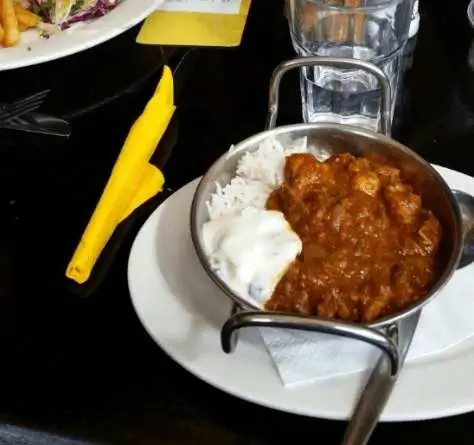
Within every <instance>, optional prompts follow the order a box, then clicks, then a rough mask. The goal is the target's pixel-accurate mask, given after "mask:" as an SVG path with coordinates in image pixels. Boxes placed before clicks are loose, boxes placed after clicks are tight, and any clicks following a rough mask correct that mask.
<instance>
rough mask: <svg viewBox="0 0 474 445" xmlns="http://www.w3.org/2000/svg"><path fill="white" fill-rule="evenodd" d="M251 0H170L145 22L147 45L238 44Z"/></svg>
mask: <svg viewBox="0 0 474 445" xmlns="http://www.w3.org/2000/svg"><path fill="white" fill-rule="evenodd" d="M250 2H251V0H167V1H166V2H165V3H164V5H163V6H162V7H161V8H160V9H159V10H157V11H156V12H154V13H153V14H152V15H151V16H150V17H148V19H147V20H146V21H145V23H144V24H143V26H142V29H141V30H140V33H139V34H138V37H137V42H138V43H141V44H145V45H173V46H220V47H231V46H238V45H239V44H240V41H241V39H242V34H243V31H244V28H245V23H246V21H247V15H248V12H249V9H250Z"/></svg>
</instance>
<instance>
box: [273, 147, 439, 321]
mask: <svg viewBox="0 0 474 445" xmlns="http://www.w3.org/2000/svg"><path fill="white" fill-rule="evenodd" d="M267 209H269V210H278V211H281V212H282V213H283V214H284V215H285V217H286V219H287V221H288V222H289V223H290V224H291V226H292V228H293V230H294V231H295V232H296V233H297V234H298V235H299V237H300V238H301V240H302V242H303V249H302V252H301V254H300V255H299V256H298V258H297V259H296V260H295V261H294V262H293V263H292V264H291V265H290V267H289V268H288V269H287V271H286V273H285V274H284V276H283V277H282V278H281V280H280V281H279V283H278V284H277V286H276V288H275V290H274V292H273V295H272V296H271V298H270V299H269V300H268V302H267V303H266V309H268V310H272V311H284V312H294V313H301V314H307V315H314V316H318V317H322V318H327V319H341V320H346V321H352V322H364V323H368V322H373V321H374V320H376V319H378V318H380V317H382V316H385V315H389V314H392V313H394V312H397V311H399V310H401V309H403V308H405V307H407V306H409V305H410V304H413V303H414V302H415V301H416V300H418V299H420V298H422V297H424V296H425V295H426V293H427V292H428V290H429V287H430V285H431V284H432V283H433V280H434V279H435V278H436V271H437V266H438V253H439V246H440V242H441V237H442V230H441V225H440V223H439V221H438V219H437V218H436V217H435V216H434V215H433V213H432V212H431V211H430V210H428V209H425V208H424V207H423V203H422V199H421V196H419V195H418V194H416V193H415V192H414V190H413V189H412V187H411V186H410V185H409V184H407V183H405V182H404V180H403V178H402V177H401V174H400V171H399V170H398V169H397V168H395V167H394V166H392V165H390V164H389V163H387V162H384V161H382V160H378V159H376V158H369V157H355V156H353V155H351V154H348V153H344V154H339V155H334V156H332V157H331V158H329V159H328V160H326V161H325V162H320V161H318V160H317V159H316V158H315V157H314V156H313V155H311V154H306V153H305V154H294V155H290V156H288V157H287V158H286V163H285V170H284V182H283V184H282V185H281V186H280V187H279V188H277V189H276V190H274V191H273V193H272V194H271V195H270V197H269V199H268V201H267Z"/></svg>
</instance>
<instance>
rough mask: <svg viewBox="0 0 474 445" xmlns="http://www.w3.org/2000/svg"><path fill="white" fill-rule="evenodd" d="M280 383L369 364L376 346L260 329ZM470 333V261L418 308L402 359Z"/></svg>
mask: <svg viewBox="0 0 474 445" xmlns="http://www.w3.org/2000/svg"><path fill="white" fill-rule="evenodd" d="M260 335H261V336H262V339H263V342H264V344H265V346H266V347H267V349H268V352H269V353H270V356H271V357H272V358H273V360H274V362H275V365H276V368H277V370H278V373H279V375H280V378H281V380H282V382H283V385H284V386H292V385H298V384H302V383H310V382H312V381H315V380H320V379H324V378H331V377H336V376H341V375H347V374H352V373H355V372H360V371H364V370H366V369H370V368H371V367H372V366H373V365H374V362H375V360H376V359H377V357H378V356H379V352H378V350H377V349H376V348H374V347H371V346H369V345H367V344H365V343H362V342H359V341H355V340H346V339H341V338H335V337H333V336H329V335H324V334H316V333H307V332H305V333H302V332H297V331H291V330H286V331H285V330H282V329H261V330H260ZM472 337H474V264H472V265H470V266H469V267H466V268H464V269H461V270H459V271H457V272H456V273H455V275H454V276H453V278H452V279H451V281H450V282H449V283H448V284H447V285H446V287H445V288H444V289H443V290H442V291H441V292H440V294H439V295H438V296H437V297H436V299H435V300H434V301H433V302H432V303H430V304H428V305H427V306H426V307H425V309H423V312H422V315H421V318H420V322H419V325H418V329H417V331H416V333H415V337H414V339H413V343H412V346H411V348H410V351H409V353H408V356H407V362H409V361H413V360H415V359H419V358H421V357H427V356H430V355H434V354H439V353H440V352H443V351H445V350H447V349H449V348H452V347H454V346H456V345H459V344H460V343H461V342H463V341H465V340H468V339H470V338H472Z"/></svg>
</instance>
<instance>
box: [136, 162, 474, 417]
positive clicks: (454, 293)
mask: <svg viewBox="0 0 474 445" xmlns="http://www.w3.org/2000/svg"><path fill="white" fill-rule="evenodd" d="M436 169H437V170H438V172H440V173H441V175H442V176H443V178H444V179H445V181H446V182H447V183H448V185H449V186H450V187H452V188H455V189H457V190H462V191H464V192H466V193H469V194H471V195H472V194H473V193H474V179H473V178H471V177H469V176H467V175H464V174H462V173H458V172H455V171H452V170H449V169H446V168H442V167H437V168H436ZM197 185H198V180H195V181H193V182H191V183H189V184H188V185H186V186H185V187H183V188H182V189H180V190H179V191H177V192H176V193H174V194H173V195H172V196H171V197H169V198H168V199H167V200H166V201H165V202H164V203H163V204H162V205H161V206H160V207H158V209H156V211H155V212H154V213H153V214H152V215H151V216H150V218H149V219H148V220H147V222H146V223H145V224H144V226H143V227H142V229H141V230H140V232H139V234H138V236H137V238H136V240H135V242H134V244H133V246H132V250H131V253H130V258H129V264H128V282H129V289H130V294H131V299H132V303H133V305H134V308H135V311H136V313H137V315H138V317H139V319H140V321H141V323H142V325H143V326H144V328H145V329H146V331H147V332H148V333H149V335H150V336H151V337H152V338H153V340H154V341H155V342H156V343H157V344H158V345H159V346H160V347H161V348H162V349H163V350H164V351H165V352H166V353H167V354H168V355H169V356H170V357H171V358H172V359H173V360H175V361H176V362H177V363H179V364H180V365H181V366H182V367H183V368H185V369H186V370H188V371H189V372H191V373H192V374H194V375H195V376H197V377H198V378H200V379H202V380H203V381H205V382H207V383H209V384H211V385H213V386H215V387H217V388H219V389H221V390H223V391H226V392H228V393H230V394H232V395H234V396H237V397H239V398H242V399H244V400H248V401H250V402H253V403H257V404H260V405H263V406H267V407H271V408H275V409H278V410H282V411H287V412H291V413H295V414H301V415H307V416H314V417H320V418H328V419H347V418H349V417H350V415H351V413H352V411H353V409H354V404H355V402H356V401H357V398H358V394H359V393H360V391H361V389H362V388H363V384H364V382H365V379H366V377H367V371H368V368H367V367H366V368H365V369H364V370H361V369H356V368H354V369H353V370H352V371H351V372H345V373H343V374H338V373H337V372H334V373H333V372H332V371H331V364H329V366H328V364H327V363H326V364H325V365H326V366H325V369H326V372H327V373H328V375H327V376H326V377H323V378H321V376H320V378H318V379H316V380H315V381H311V382H306V383H304V382H303V383H302V384H300V385H295V386H292V387H285V386H284V385H283V384H282V379H281V378H280V376H279V374H278V372H277V367H276V365H275V361H274V360H272V357H271V354H269V352H268V351H269V350H268V345H265V344H264V340H263V337H262V336H261V335H260V333H259V332H258V329H247V330H243V331H242V332H241V335H240V341H239V344H238V347H237V349H236V351H235V352H234V353H233V354H225V353H224V352H223V351H222V349H221V337H220V333H221V332H220V331H221V327H222V325H223V323H224V322H225V321H226V320H227V319H228V317H229V314H230V311H231V302H230V301H229V299H228V298H226V296H225V295H224V294H223V292H222V291H221V290H220V289H219V288H218V287H217V286H216V285H215V283H214V282H213V281H212V280H211V279H210V278H209V276H208V275H207V274H206V272H205V271H204V269H203V267H202V265H201V263H200V261H199V259H198V257H197V255H196V253H195V249H194V246H193V243H192V240H191V235H190V227H189V220H190V207H191V202H192V199H193V195H194V193H195V190H196V187H197ZM473 267H474V266H473V265H471V266H468V267H466V268H464V269H462V270H460V271H458V272H456V274H455V277H454V278H453V280H452V281H451V282H450V283H449V286H447V289H445V290H444V291H442V293H441V294H440V295H439V296H438V297H437V299H436V301H434V302H433V303H430V304H429V305H428V306H427V308H426V309H425V311H424V313H423V315H422V320H421V321H420V326H419V329H418V332H417V335H418V337H420V336H421V337H422V336H423V333H425V334H426V333H428V336H431V335H430V334H431V333H433V332H435V333H436V332H438V333H442V332H443V331H444V330H449V328H450V327H455V326H456V325H460V326H461V325H464V326H466V320H467V327H466V329H465V331H464V332H463V334H461V329H459V332H458V334H459V335H458V337H457V338H454V337H453V338H450V340H449V341H448V342H447V343H445V344H444V345H441V344H438V345H437V346H438V348H437V349H436V348H433V345H434V343H437V342H438V341H441V338H442V337H443V335H440V336H439V337H440V338H439V339H437V340H435V341H434V342H432V343H433V344H432V345H431V346H432V349H431V353H428V352H427V351H425V352H426V354H425V355H423V354H421V353H420V354H419V355H418V356H417V357H415V358H414V359H412V360H408V363H407V364H406V365H405V368H404V369H403V372H402V375H401V377H400V380H399V382H398V383H397V386H396V387H395V390H394V392H393V394H392V397H391V398H390V400H389V402H388V405H387V407H386V409H385V411H384V413H383V416H382V420H384V421H408V420H421V419H430V418H439V417H445V416H449V415H455V414H460V413H464V412H467V411H471V410H473V409H474V382H473V380H472V378H471V376H472V374H473V373H474V341H473V340H474V332H473V330H472V329H471V328H470V327H469V326H470V324H472V323H469V317H472V316H474V314H472V316H471V315H469V314H470V313H471V312H473V311H474V307H473V306H472V305H470V306H468V304H469V300H466V299H465V298H464V297H463V296H464V295H466V292H468V291H469V289H468V288H469V287H470V288H471V289H472V288H473V287H474V269H473ZM456 298H459V300H458V301H456ZM461 298H464V299H463V300H462V301H461ZM458 304H462V305H463V308H462V309H461V310H459V306H458ZM437 315H438V316H441V317H442V318H444V319H446V318H449V317H453V318H452V319H450V321H449V322H446V320H444V321H443V320H441V321H440V320H439V319H433V318H436V316H437ZM423 317H424V318H425V319H426V318H428V319H430V320H429V322H427V321H426V320H423ZM456 317H459V318H456ZM465 317H467V319H466V320H465V319H464V318H465ZM430 326H431V330H430ZM455 337H456V336H455ZM446 338H449V335H448V337H446ZM416 342H417V338H416V337H415V340H414V343H416ZM418 343H419V344H420V341H418ZM421 343H422V342H421ZM441 343H442V342H441ZM424 347H425V348H426V345H424ZM419 349H420V346H419ZM421 349H423V348H421ZM312 360H313V361H315V360H318V357H312ZM280 371H281V370H280ZM346 371H347V370H346Z"/></svg>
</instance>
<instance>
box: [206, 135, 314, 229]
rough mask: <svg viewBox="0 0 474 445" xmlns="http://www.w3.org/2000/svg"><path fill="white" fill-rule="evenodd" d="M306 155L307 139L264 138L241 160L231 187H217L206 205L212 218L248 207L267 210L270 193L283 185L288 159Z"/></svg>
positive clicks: (219, 185)
mask: <svg viewBox="0 0 474 445" xmlns="http://www.w3.org/2000/svg"><path fill="white" fill-rule="evenodd" d="M307 152H308V145H307V138H301V139H297V140H294V141H288V142H287V141H284V140H282V139H280V140H277V139H275V138H269V139H265V140H264V141H263V142H262V143H260V145H259V146H258V148H257V149H256V150H255V151H253V152H247V153H245V154H244V155H243V156H242V157H241V158H240V159H239V162H238V163H237V168H236V175H235V177H234V178H233V179H232V180H231V182H230V183H229V184H227V185H225V186H222V185H221V184H216V192H215V193H213V194H212V196H211V198H210V199H209V201H208V202H207V203H206V205H207V209H208V212H209V218H210V219H211V220H212V219H216V218H219V217H221V216H223V215H226V214H228V213H234V212H240V211H242V210H243V209H245V208H247V207H249V206H250V207H255V208H258V209H264V208H265V204H266V202H267V199H268V197H269V195H270V193H271V192H272V191H273V190H274V189H275V188H277V187H278V186H280V184H281V183H282V182H283V179H284V178H283V170H284V166H285V158H286V156H288V155H290V154H293V153H307Z"/></svg>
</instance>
